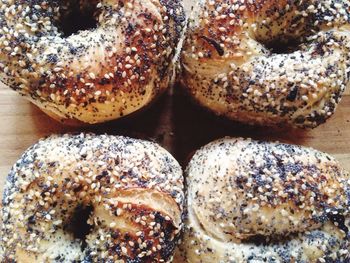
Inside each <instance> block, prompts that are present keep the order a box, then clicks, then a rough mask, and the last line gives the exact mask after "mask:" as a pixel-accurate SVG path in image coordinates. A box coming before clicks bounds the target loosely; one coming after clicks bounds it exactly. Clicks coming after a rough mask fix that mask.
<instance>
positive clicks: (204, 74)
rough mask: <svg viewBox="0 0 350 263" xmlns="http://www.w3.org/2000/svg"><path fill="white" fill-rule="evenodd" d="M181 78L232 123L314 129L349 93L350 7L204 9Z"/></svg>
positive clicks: (220, 5) (272, 4) (299, 4)
mask: <svg viewBox="0 0 350 263" xmlns="http://www.w3.org/2000/svg"><path fill="white" fill-rule="evenodd" d="M197 3H198V4H197V5H196V6H195V8H194V11H193V15H192V18H191V19H190V24H189V29H188V31H187V34H186V40H185V42H184V47H183V51H182V56H181V69H182V75H181V78H180V79H179V80H180V81H181V82H182V84H183V86H184V88H185V90H186V91H187V93H188V94H189V95H190V96H191V97H192V98H193V99H194V101H196V102H197V103H198V104H200V105H202V106H204V107H205V108H207V109H209V110H211V111H213V112H214V113H216V114H218V115H222V116H225V117H227V118H229V119H232V120H235V121H239V122H243V123H248V124H257V125H265V126H280V125H285V126H292V127H298V128H314V127H316V126H318V125H320V124H322V123H324V122H325V121H326V120H327V119H328V118H329V117H330V116H331V115H332V114H333V113H334V112H335V109H336V107H337V105H338V103H339V102H340V99H341V97H342V94H343V92H344V90H345V88H346V87H347V86H349V76H348V72H349V67H350V55H349V54H350V50H349V48H350V31H349V28H350V27H349V25H350V19H349V17H350V13H349V12H350V9H349V6H350V2H349V1H328V0H308V1H287V0H283V1H278V0H269V1H267V0H257V1H250V0H243V1H233V0H229V1H222V0H217V1H212V0H201V1H198V2H197Z"/></svg>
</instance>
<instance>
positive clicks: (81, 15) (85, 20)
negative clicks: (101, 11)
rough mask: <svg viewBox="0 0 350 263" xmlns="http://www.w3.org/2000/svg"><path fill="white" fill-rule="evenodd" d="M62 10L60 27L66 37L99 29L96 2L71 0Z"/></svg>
mask: <svg viewBox="0 0 350 263" xmlns="http://www.w3.org/2000/svg"><path fill="white" fill-rule="evenodd" d="M65 2H66V4H65V5H64V6H62V7H61V9H60V21H59V27H60V29H61V31H62V33H63V36H64V37H69V36H71V35H74V34H76V33H78V32H79V31H84V30H92V29H95V28H97V20H96V11H97V8H96V5H97V2H96V1H94V0H93V1H88V0H71V1H65Z"/></svg>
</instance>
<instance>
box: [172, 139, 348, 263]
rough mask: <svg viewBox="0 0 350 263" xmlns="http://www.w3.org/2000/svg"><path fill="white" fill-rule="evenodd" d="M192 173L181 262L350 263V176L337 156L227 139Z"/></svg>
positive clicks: (198, 156)
mask: <svg viewBox="0 0 350 263" xmlns="http://www.w3.org/2000/svg"><path fill="white" fill-rule="evenodd" d="M186 175H187V185H188V193H187V203H188V216H187V218H186V220H185V235H184V241H183V243H182V245H181V248H180V250H179V251H178V252H179V253H177V256H176V257H175V258H176V259H177V260H175V261H174V262H176V263H184V262H188V263H199V262H200V263H212V262H218V263H223V262H225V263H246V262H254V263H258V262H259V263H261V262H269V263H272V262H281V263H292V262H298V263H316V262H317V263H324V262H342V263H344V262H349V260H350V252H349V248H350V237H349V226H350V215H349V210H350V206H349V205H350V177H349V174H348V173H347V172H346V171H344V170H343V169H342V168H341V167H340V166H339V164H338V162H337V161H335V160H334V159H333V158H332V157H331V156H329V155H327V154H325V153H322V152H318V151H316V150H313V149H309V148H303V147H300V146H294V145H287V144H280V143H268V142H261V141H252V140H249V139H235V138H224V139H221V140H218V141H215V142H212V143H210V144H208V145H207V146H204V147H203V148H202V149H200V150H198V151H197V152H196V153H195V155H194V157H193V158H192V160H191V161H190V163H189V165H188V167H187V171H186Z"/></svg>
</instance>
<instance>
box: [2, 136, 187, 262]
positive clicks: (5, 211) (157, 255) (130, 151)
mask: <svg viewBox="0 0 350 263" xmlns="http://www.w3.org/2000/svg"><path fill="white" fill-rule="evenodd" d="M183 200H184V195H183V178H182V170H181V167H180V165H179V164H178V163H177V161H176V160H175V159H174V158H173V157H172V156H171V155H170V154H169V153H168V152H167V151H166V150H164V149H163V148H161V147H160V146H158V145H157V144H155V143H151V142H147V141H141V140H137V139H130V138H126V137H116V136H107V135H100V136H97V135H91V134H89V135H84V134H81V135H64V136H51V137H49V138H47V139H44V140H41V141H39V142H38V143H37V144H35V145H34V146H32V147H31V148H30V149H28V150H27V151H26V152H25V153H24V154H23V156H22V157H21V159H20V160H19V161H18V162H17V163H16V164H15V165H14V167H13V169H12V170H11V172H10V174H9V177H8V182H7V185H6V187H5V192H4V197H3V208H2V224H1V225H0V226H1V229H0V230H1V231H0V234H1V236H0V244H1V245H0V247H1V249H0V252H1V253H0V262H18V263H25V262H31V263H32V262H86V263H87V262H171V261H172V257H173V251H174V247H175V245H176V243H177V241H178V237H179V233H180V231H181V228H182V211H183ZM84 211H85V212H84ZM84 213H85V214H86V218H84V217H83V214H84ZM84 220H85V222H84ZM74 222H75V223H74ZM84 224H85V225H86V226H88V229H89V231H87V232H84V229H86V226H85V228H84V227H83V226H84ZM76 232H78V233H80V236H78V234H76ZM81 232H84V233H85V235H82V234H81ZM77 237H79V238H77Z"/></svg>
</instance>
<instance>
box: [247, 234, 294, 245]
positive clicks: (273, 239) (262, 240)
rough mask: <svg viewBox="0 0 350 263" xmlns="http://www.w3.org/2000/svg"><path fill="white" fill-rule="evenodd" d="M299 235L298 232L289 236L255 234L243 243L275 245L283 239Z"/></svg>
mask: <svg viewBox="0 0 350 263" xmlns="http://www.w3.org/2000/svg"><path fill="white" fill-rule="evenodd" d="M295 236H297V233H291V234H289V235H287V236H282V235H273V236H264V235H254V236H251V237H249V238H246V239H244V240H242V241H243V242H242V243H246V244H249V243H253V244H255V245H257V246H266V245H273V244H279V243H280V242H281V241H282V242H283V241H286V240H289V239H291V238H294V237H295Z"/></svg>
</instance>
